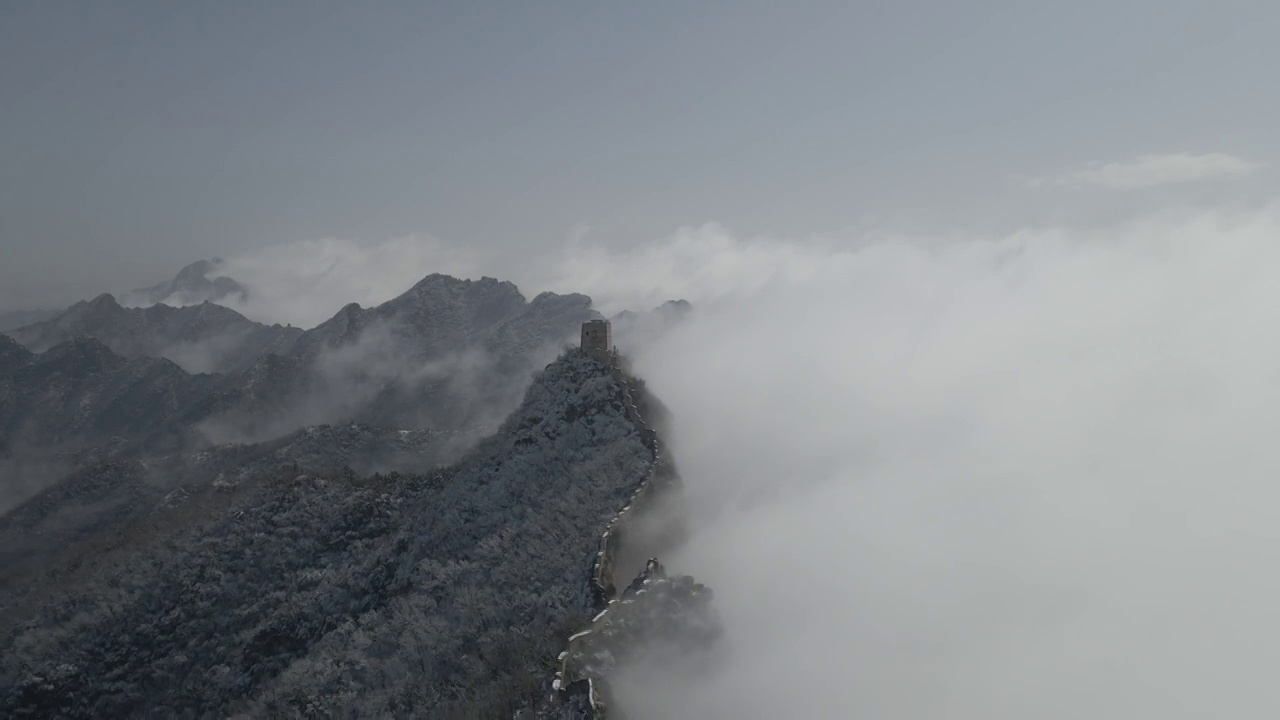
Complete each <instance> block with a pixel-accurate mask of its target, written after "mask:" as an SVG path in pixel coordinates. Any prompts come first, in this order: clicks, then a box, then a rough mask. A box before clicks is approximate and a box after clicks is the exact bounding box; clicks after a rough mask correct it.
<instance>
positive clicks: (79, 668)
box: [0, 352, 654, 717]
mask: <svg viewBox="0 0 1280 720" xmlns="http://www.w3.org/2000/svg"><path fill="white" fill-rule="evenodd" d="M630 405H631V403H630V400H629V396H628V388H627V386H626V384H625V381H624V379H623V378H622V377H621V376H620V375H619V374H617V373H616V372H615V371H612V370H610V369H607V368H605V367H604V366H602V365H600V364H598V363H596V362H595V361H593V360H590V359H588V358H586V357H584V356H582V355H581V354H579V353H576V352H572V353H569V354H567V355H565V356H563V357H561V358H560V359H558V360H556V361H555V362H553V363H552V364H551V365H550V366H548V367H547V368H546V369H545V370H544V371H543V372H542V373H541V374H540V376H539V377H538V378H537V379H536V380H535V381H534V383H533V385H532V386H531V387H530V388H529V390H528V392H527V393H526V394H525V396H524V400H523V402H522V403H521V404H520V406H519V407H518V408H517V410H516V411H515V412H514V413H513V414H512V415H511V416H510V417H509V418H508V419H507V420H506V422H504V423H503V424H502V426H501V428H500V429H499V431H498V432H497V433H496V434H495V435H493V436H492V437H490V438H488V439H486V440H485V441H483V442H481V443H480V444H479V445H478V446H477V447H476V448H475V449H474V450H472V451H471V452H470V453H468V454H467V455H466V457H465V458H463V459H462V460H461V461H460V462H458V463H456V464H454V465H452V466H449V467H447V468H443V469H440V470H437V471H432V472H429V473H425V474H420V475H408V476H406V475H389V476H380V475H375V476H371V477H368V478H361V477H359V476H357V475H355V474H353V473H349V472H348V473H341V474H313V473H308V472H305V471H303V470H301V469H295V468H294V467H293V466H291V465H289V466H285V467H279V466H275V465H274V464H272V465H271V466H270V469H268V468H266V467H264V468H263V469H261V470H259V471H257V472H254V473H249V474H247V475H246V476H242V477H239V478H238V480H237V481H236V482H234V483H226V482H223V483H218V482H210V481H207V480H205V479H203V478H197V479H195V480H185V479H184V478H181V477H179V478H171V477H170V478H165V477H145V476H144V474H143V471H144V470H145V468H140V467H134V468H124V467H119V468H117V469H116V471H115V472H114V474H112V473H109V472H104V473H102V476H101V477H98V478H96V479H91V478H85V479H84V482H83V483H82V485H81V492H79V493H67V492H66V490H67V488H66V487H63V486H60V487H61V490H60V491H59V490H58V489H57V488H55V489H53V490H51V491H50V492H51V493H54V492H63V495H62V496H58V497H52V496H51V497H49V498H43V497H38V498H36V499H35V500H33V501H32V502H29V503H27V504H25V505H24V506H23V507H22V508H19V510H18V511H15V512H14V513H11V514H9V515H8V516H6V517H5V518H3V520H0V546H2V547H5V548H6V549H7V550H8V552H6V553H5V555H3V556H0V559H3V562H4V563H6V564H9V565H11V566H12V565H13V564H14V563H15V561H14V558H15V557H16V556H17V555H19V554H21V552H22V550H21V548H22V546H23V543H28V544H29V543H31V542H35V540H33V539H34V538H39V537H41V536H45V535H49V534H55V535H56V534H57V533H59V532H63V533H64V535H63V537H64V539H65V540H66V541H65V542H63V543H61V545H60V547H62V548H64V551H63V552H54V553H52V554H51V555H49V556H47V557H45V558H44V559H43V561H42V562H41V563H40V564H39V567H32V566H31V565H30V564H28V565H27V566H26V570H27V572H26V573H24V574H15V573H13V572H5V571H0V577H3V578H4V580H3V581H0V582H2V583H3V584H2V585H0V590H2V591H3V595H2V596H0V597H2V598H3V609H4V614H3V621H4V626H3V632H0V658H2V659H0V715H5V716H20V714H23V713H26V714H34V715H38V716H53V715H57V716H62V717H114V716H128V715H161V716H176V715H181V714H184V713H187V714H194V715H204V714H212V715H216V716H227V715H235V714H238V713H241V714H244V715H246V716H253V717H260V716H269V715H279V714H283V715H324V716H352V715H359V716H382V715H412V714H417V715H418V716H433V717H456V716H463V715H466V716H473V717H499V716H506V717H510V716H511V713H513V712H515V711H516V710H517V709H519V708H521V707H528V706H529V704H530V703H531V702H535V701H537V700H539V699H540V698H541V697H542V695H543V694H544V693H545V690H546V687H545V685H546V679H547V678H548V677H549V675H550V673H551V671H553V670H554V666H555V658H556V656H557V655H558V653H559V652H560V651H561V650H562V649H563V648H564V642H565V638H567V637H568V636H569V635H570V634H572V633H573V632H575V631H576V629H578V628H581V627H583V626H585V625H586V624H587V623H588V622H589V620H590V618H591V617H592V615H593V614H594V608H593V596H592V592H591V583H590V568H591V567H593V560H594V558H595V555H596V552H597V548H598V545H599V540H600V533H601V532H602V530H603V529H604V528H605V527H607V525H608V523H609V522H610V521H611V519H612V518H613V517H614V516H615V515H616V514H617V512H618V510H619V509H620V508H621V507H623V506H624V505H625V504H626V503H627V502H628V501H629V499H630V498H631V496H632V495H633V494H634V493H635V491H636V490H637V488H638V487H639V486H640V485H641V484H642V483H643V482H645V481H646V479H647V478H648V477H649V475H650V473H651V472H652V469H653V462H654V455H653V449H652V446H651V443H650V442H649V441H648V440H647V439H646V435H645V432H644V427H643V426H642V425H641V424H639V423H638V422H637V418H636V417H635V415H634V412H632V411H630V410H629V407H630ZM144 478H145V479H144ZM143 484H146V485H148V486H151V487H157V486H158V487H160V488H161V489H163V491H164V494H163V498H162V501H161V502H157V503H153V504H151V505H149V506H147V507H145V508H143V509H142V510H139V509H138V508H137V507H136V505H137V503H138V502H140V501H139V500H138V498H139V497H142V496H143V494H140V493H139V492H138V490H139V487H140V486H141V485H143ZM45 500H47V501H45ZM94 512H99V513H103V516H104V517H105V518H106V519H105V520H104V521H103V524H102V525H101V526H97V525H93V524H91V525H88V526H83V525H82V524H81V525H77V523H80V521H81V520H82V518H83V517H84V516H85V514H86V513H89V514H90V515H91V514H92V513H94ZM68 526H70V527H72V528H73V532H71V533H70V535H67V534H65V528H66V527H68ZM104 530H109V531H107V532H104ZM32 573H34V574H32ZM468 714H469V715H468Z"/></svg>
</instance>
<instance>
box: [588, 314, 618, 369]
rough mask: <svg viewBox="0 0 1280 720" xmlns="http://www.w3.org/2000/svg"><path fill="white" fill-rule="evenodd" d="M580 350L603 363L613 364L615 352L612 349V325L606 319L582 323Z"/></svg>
mask: <svg viewBox="0 0 1280 720" xmlns="http://www.w3.org/2000/svg"><path fill="white" fill-rule="evenodd" d="M582 352H584V353H586V354H587V355H588V356H589V357H593V358H595V359H596V360H599V361H600V362H602V363H604V364H605V365H614V364H615V361H616V360H617V352H616V351H615V350H614V349H613V325H611V324H610V323H609V321H608V320H588V321H586V322H584V323H582Z"/></svg>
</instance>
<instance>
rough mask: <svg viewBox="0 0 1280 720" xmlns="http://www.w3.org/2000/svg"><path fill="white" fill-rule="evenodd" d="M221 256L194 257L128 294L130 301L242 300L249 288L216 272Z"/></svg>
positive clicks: (190, 302) (189, 301)
mask: <svg viewBox="0 0 1280 720" xmlns="http://www.w3.org/2000/svg"><path fill="white" fill-rule="evenodd" d="M223 265H224V262H223V260H222V259H221V258H216V257H215V258H212V259H209V260H197V261H196V262H193V263H191V264H190V265H187V266H186V267H184V268H182V269H181V270H179V271H178V274H177V275H176V276H174V278H173V279H172V280H168V281H165V282H162V283H159V284H157V285H152V286H151V287H149V288H141V289H138V290H134V291H133V292H132V293H130V298H129V299H130V304H138V305H147V304H157V303H166V304H169V305H199V304H201V303H205V302H215V303H216V302H220V301H223V300H228V299H231V300H235V301H238V302H245V301H246V300H248V299H249V291H248V289H246V288H245V287H244V286H243V285H241V284H240V283H239V282H237V281H236V280H234V279H232V278H230V277H227V276H225V275H217V274H216V273H217V272H218V271H219V270H221V269H222V266H223Z"/></svg>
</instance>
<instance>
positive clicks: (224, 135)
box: [0, 0, 1280, 309]
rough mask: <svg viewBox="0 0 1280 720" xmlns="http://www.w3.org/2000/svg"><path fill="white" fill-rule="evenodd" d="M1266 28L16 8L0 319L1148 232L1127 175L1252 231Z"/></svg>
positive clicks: (1263, 114) (1028, 12)
mask: <svg viewBox="0 0 1280 720" xmlns="http://www.w3.org/2000/svg"><path fill="white" fill-rule="evenodd" d="M1278 14H1280V11H1277V10H1276V9H1275V8H1274V6H1273V5H1272V4H1270V3H1263V2H1257V3H1246V2H1222V3H1214V4H1208V3H1202V2H1182V1H1178V0H1171V1H1168V2H1093V1H1084V2H1077V3H1054V4H1049V3H1024V2H998V1H996V0H983V1H980V2H973V3H963V4H959V3H950V2H908V3H903V2H883V3H879V2H877V3H844V2H799V3H786V4H780V3H762V2H732V3H719V2H715V3H702V4H690V3H676V2H665V1H662V0H659V1H656V2H649V3H586V2H581V3H575V2H545V3H488V4H481V3H453V2H385V3H379V4H377V5H376V6H375V7H365V6H360V5H358V4H352V3H341V2H327V1H324V0H317V1H313V2H306V3H290V2H278V3H269V4H263V3H242V2H227V3H216V4H207V5H202V6H198V7H197V6H181V7H180V6H177V5H174V4H172V3H160V2H143V1H137V2H101V3H91V4H85V3H72V2H56V1H51V2H40V3H6V4H4V6H3V8H2V9H0V98H3V103H4V107H5V112H4V113H0V218H2V220H0V253H2V255H0V258H2V261H0V309H13V308H20V307H30V306H47V305H51V304H52V305H61V304H65V303H68V302H70V301H72V300H75V299H79V298H81V297H86V296H93V295H95V294H97V293H98V292H102V291H115V292H118V291H120V290H127V289H130V288H133V287H138V286H142V285H150V284H153V283H155V282H159V281H160V280H162V279H165V278H167V277H171V276H172V275H173V273H174V272H176V270H177V269H178V268H180V267H182V266H183V265H185V264H187V263H188V262H191V261H193V260H196V259H199V258H204V257H210V256H215V255H218V256H224V257H226V256H238V255H245V254H248V253H253V252H255V251H258V250H261V249H263V248H268V247H276V246H287V245H290V244H294V243H306V242H320V241H332V240H336V241H340V242H344V243H351V244H353V245H355V246H357V247H364V246H370V245H377V244H380V243H386V242H390V241H393V240H395V239H400V238H405V237H424V238H431V239H433V240H437V241H439V242H441V243H443V244H445V245H446V246H449V247H452V248H466V249H467V250H468V251H470V252H473V253H477V254H480V255H483V256H485V257H494V258H498V259H499V260H506V261H507V262H505V263H504V262H489V263H486V265H485V267H486V268H490V267H492V268H493V272H492V273H491V274H497V273H498V272H500V271H507V270H508V267H511V268H518V267H519V265H520V262H519V261H522V260H526V259H528V258H530V257H539V256H544V255H546V254H548V253H550V252H552V251H553V250H554V251H558V250H559V249H561V248H562V247H563V246H564V245H565V244H566V243H568V242H571V241H573V240H575V239H578V240H581V239H583V238H587V239H589V240H590V241H591V242H592V243H594V244H597V245H603V246H606V247H619V246H621V247H627V246H631V245H635V244H638V243H645V242H649V241H652V240H654V239H656V238H660V237H665V236H668V235H669V234H671V233H674V232H677V231H678V230H679V229H681V228H688V227H699V226H702V225H704V224H706V223H718V224H720V225H722V226H724V227H727V228H730V229H732V230H733V231H734V232H736V233H738V234H741V235H743V236H748V237H749V236H773V237H779V236H783V237H794V238H809V237H813V236H815V235H837V236H839V235H842V234H847V233H849V231H850V230H851V229H865V228H877V229H888V230H892V231H910V232H921V231H927V232H936V231H940V230H945V231H954V230H956V229H964V230H973V231H989V230H1012V229H1015V228H1017V227H1020V226H1023V225H1026V224H1037V223H1047V222H1062V221H1067V220H1070V221H1072V222H1094V223H1097V222H1104V221H1109V220H1111V219H1114V218H1115V217H1118V216H1120V215H1123V213H1124V212H1127V211H1129V210H1130V209H1132V208H1133V207H1136V206H1142V205H1144V204H1145V205H1148V206H1149V205H1155V204H1159V203H1158V200H1156V199H1154V197H1155V195H1156V193H1153V192H1151V188H1152V185H1143V184H1142V183H1141V182H1138V183H1136V184H1135V183H1134V182H1132V181H1129V182H1128V183H1127V184H1126V182H1124V181H1121V182H1120V185H1122V186H1124V187H1123V189H1127V190H1128V192H1126V193H1123V194H1124V195H1125V196H1126V197H1125V198H1124V200H1123V202H1119V201H1117V200H1116V199H1115V197H1114V195H1115V193H1114V192H1109V191H1111V190H1115V189H1117V188H1115V187H1113V186H1114V184H1115V183H1112V185H1113V186H1108V185H1107V183H1106V182H1098V181H1097V180H1098V178H1103V177H1106V176H1107V175H1106V173H1105V171H1100V170H1099V168H1106V167H1108V166H1110V165H1111V164H1116V163H1134V162H1138V161H1139V160H1138V159H1139V158H1142V157H1147V158H1154V161H1155V162H1156V163H1157V164H1158V163H1159V162H1160V161H1161V158H1163V157H1164V156H1178V155H1180V154H1185V155H1191V156H1193V157H1196V158H1198V157H1200V156H1205V155H1208V156H1210V157H1211V159H1210V160H1209V161H1203V162H1200V165H1204V166H1206V167H1210V168H1216V172H1217V174H1216V175H1215V174H1214V172H1210V171H1205V168H1204V167H1200V166H1199V165H1197V162H1196V161H1192V162H1191V163H1190V165H1191V166H1192V167H1184V168H1183V169H1182V177H1184V181H1183V182H1180V183H1164V182H1159V181H1157V182H1155V183H1154V185H1156V186H1161V192H1160V194H1159V197H1160V198H1161V199H1168V198H1176V199H1177V200H1178V202H1182V203H1213V202H1219V201H1222V200H1224V199H1230V200H1232V201H1234V202H1255V203H1256V202H1258V199H1259V196H1261V195H1265V192H1266V191H1268V190H1269V189H1270V188H1272V187H1274V178H1273V176H1272V174H1270V173H1268V172H1266V171H1265V167H1266V165H1267V163H1268V162H1269V161H1271V160H1272V158H1271V152H1272V151H1271V148H1272V146H1273V144H1274V143H1273V141H1274V138H1275V134H1276V132H1277V131H1276V130H1275V128H1277V127H1280V100H1277V98H1276V95H1275V93H1270V92H1268V91H1267V88H1268V87H1269V84H1270V80H1271V78H1270V77H1269V71H1270V68H1272V67H1274V66H1275V64H1276V61H1277V56H1276V51H1275V50H1274V43H1273V42H1272V39H1273V38H1272V34H1271V31H1270V28H1272V27H1274V26H1275V21H1276V20H1277V19H1278V18H1277V15H1278ZM1214 154H1218V155H1220V156H1224V157H1218V155H1214ZM1212 158H1217V162H1214V161H1213V159H1212ZM1233 162H1235V163H1243V165H1232V163H1233ZM1091 164H1092V165H1091ZM1175 164H1176V163H1175ZM1091 167H1092V168H1094V170H1093V171H1092V172H1094V173H1095V174H1096V173H1097V172H1102V174H1101V175H1090V172H1091V171H1090V170H1089V168H1091ZM1241 167H1248V168H1254V171H1252V172H1234V173H1233V171H1232V170H1233V168H1234V169H1235V170H1239V169H1240V168H1241ZM1206 172H1207V175H1208V176H1211V177H1212V178H1213V179H1214V181H1212V182H1209V181H1205V182H1193V181H1189V180H1185V178H1186V177H1188V176H1187V173H1190V177H1191V178H1193V179H1194V178H1198V177H1200V176H1201V175H1203V174H1205V173H1206ZM1073 173H1074V174H1073ZM1171 173H1172V175H1173V176H1176V175H1177V174H1178V170H1177V168H1169V167H1166V168H1165V172H1164V175H1165V176H1169V175H1170V174H1171ZM1121 174H1123V169H1122V170H1121ZM1139 174H1140V172H1139ZM1090 178H1093V179H1090ZM1157 180H1159V179H1157ZM1227 180H1231V181H1233V182H1226V181H1227ZM1190 186H1194V189H1188V188H1189V187H1190Z"/></svg>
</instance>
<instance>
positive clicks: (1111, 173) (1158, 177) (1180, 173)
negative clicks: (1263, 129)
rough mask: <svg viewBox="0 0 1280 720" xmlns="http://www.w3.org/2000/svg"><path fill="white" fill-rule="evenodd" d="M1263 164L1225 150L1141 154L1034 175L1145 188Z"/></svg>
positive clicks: (1229, 174)
mask: <svg viewBox="0 0 1280 720" xmlns="http://www.w3.org/2000/svg"><path fill="white" fill-rule="evenodd" d="M1262 168H1263V165H1262V164H1261V163H1255V162H1250V161H1248V160H1244V159H1241V158H1238V157H1235V156H1234V155H1227V154H1225V153H1204V154H1200V155H1196V154H1192V153H1169V154H1164V155H1140V156H1138V157H1137V158H1135V159H1133V160H1130V161H1128V162H1108V163H1104V162H1099V161H1094V162H1091V163H1088V164H1086V165H1085V166H1083V167H1079V168H1073V169H1070V170H1067V171H1065V172H1063V173H1061V174H1058V175H1055V176H1050V177H1038V178H1030V179H1028V180H1027V184H1028V185H1030V186H1032V187H1072V188H1079V187H1088V186H1096V187H1102V188H1106V189H1108V190H1141V189H1144V188H1150V187H1155V186H1157V185H1169V184H1174V183H1189V182H1198V181H1205V180H1226V179H1235V178H1241V177H1244V176H1246V175H1251V174H1253V173H1255V172H1257V171H1259V170H1261V169H1262Z"/></svg>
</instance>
